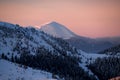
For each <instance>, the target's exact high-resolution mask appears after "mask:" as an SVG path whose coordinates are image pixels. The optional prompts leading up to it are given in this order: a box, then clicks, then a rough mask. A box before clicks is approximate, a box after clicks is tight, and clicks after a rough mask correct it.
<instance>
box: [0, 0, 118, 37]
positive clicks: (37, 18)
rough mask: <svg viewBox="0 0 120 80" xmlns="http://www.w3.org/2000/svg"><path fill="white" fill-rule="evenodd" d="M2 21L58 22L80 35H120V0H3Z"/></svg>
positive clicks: (0, 17) (0, 5)
mask: <svg viewBox="0 0 120 80" xmlns="http://www.w3.org/2000/svg"><path fill="white" fill-rule="evenodd" d="M0 21H6V22H10V23H15V24H20V25H22V26H29V25H32V26H40V25H41V24H44V23H46V22H50V21H56V22H58V23H60V24H63V25H65V26H66V27H67V28H68V29H70V30H71V31H73V32H75V33H76V34H78V35H81V36H87V37H92V38H96V37H113V36H120V1H118V0H110V1H108V0H96V1H94V0H0Z"/></svg>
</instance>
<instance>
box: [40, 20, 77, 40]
mask: <svg viewBox="0 0 120 80" xmlns="http://www.w3.org/2000/svg"><path fill="white" fill-rule="evenodd" d="M40 30H41V31H44V32H45V33H47V34H50V35H52V36H54V37H58V38H63V39H70V38H71V37H74V36H75V34H74V33H73V32H72V31H70V30H69V29H67V28H66V27H65V26H64V25H62V24H59V23H57V22H55V21H52V22H49V23H46V24H44V25H42V26H41V28H40Z"/></svg>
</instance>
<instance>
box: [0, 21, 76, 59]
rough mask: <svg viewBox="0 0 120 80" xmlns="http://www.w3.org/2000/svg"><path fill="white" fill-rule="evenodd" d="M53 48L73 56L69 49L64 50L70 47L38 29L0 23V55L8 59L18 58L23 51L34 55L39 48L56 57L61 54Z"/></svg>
mask: <svg viewBox="0 0 120 80" xmlns="http://www.w3.org/2000/svg"><path fill="white" fill-rule="evenodd" d="M63 43H64V44H63ZM65 45H66V46H65ZM55 47H56V48H57V49H59V50H64V51H65V52H66V53H68V54H74V53H73V52H70V49H68V50H67V49H66V48H69V47H70V46H69V45H68V44H67V43H66V42H64V41H62V40H59V42H58V40H57V38H53V37H52V36H49V35H47V34H45V33H43V32H41V31H40V30H38V29H35V28H32V27H27V28H23V27H21V26H19V25H14V24H10V23H6V22H0V54H5V55H7V57H8V58H9V59H10V58H11V56H13V57H15V56H19V55H20V54H21V53H24V52H25V51H27V53H30V54H32V55H35V54H36V53H38V50H39V49H40V48H42V49H45V50H47V51H51V52H53V51H55V54H56V55H58V54H59V55H60V54H61V53H60V52H59V51H57V50H56V48H55ZM73 49H74V48H73Z"/></svg>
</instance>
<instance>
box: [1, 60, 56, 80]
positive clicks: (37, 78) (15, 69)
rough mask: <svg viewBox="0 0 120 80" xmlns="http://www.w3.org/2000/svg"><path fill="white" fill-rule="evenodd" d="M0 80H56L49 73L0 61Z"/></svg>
mask: <svg viewBox="0 0 120 80" xmlns="http://www.w3.org/2000/svg"><path fill="white" fill-rule="evenodd" d="M0 80H56V79H53V78H52V74H51V73H49V72H45V71H41V70H35V69H32V68H29V67H28V68H27V69H25V68H23V67H20V65H18V64H14V63H12V62H9V61H6V60H3V59H0Z"/></svg>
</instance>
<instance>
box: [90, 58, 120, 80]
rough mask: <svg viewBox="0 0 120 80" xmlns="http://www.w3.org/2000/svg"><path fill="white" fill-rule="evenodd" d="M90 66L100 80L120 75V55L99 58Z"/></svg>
mask: <svg viewBox="0 0 120 80" xmlns="http://www.w3.org/2000/svg"><path fill="white" fill-rule="evenodd" d="M88 67H89V69H91V70H92V71H93V72H94V73H95V74H96V75H97V76H98V77H99V79H100V80H108V79H111V78H113V77H117V76H120V57H104V58H98V59H96V60H95V62H94V63H91V64H90V65H89V66H88Z"/></svg>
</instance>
